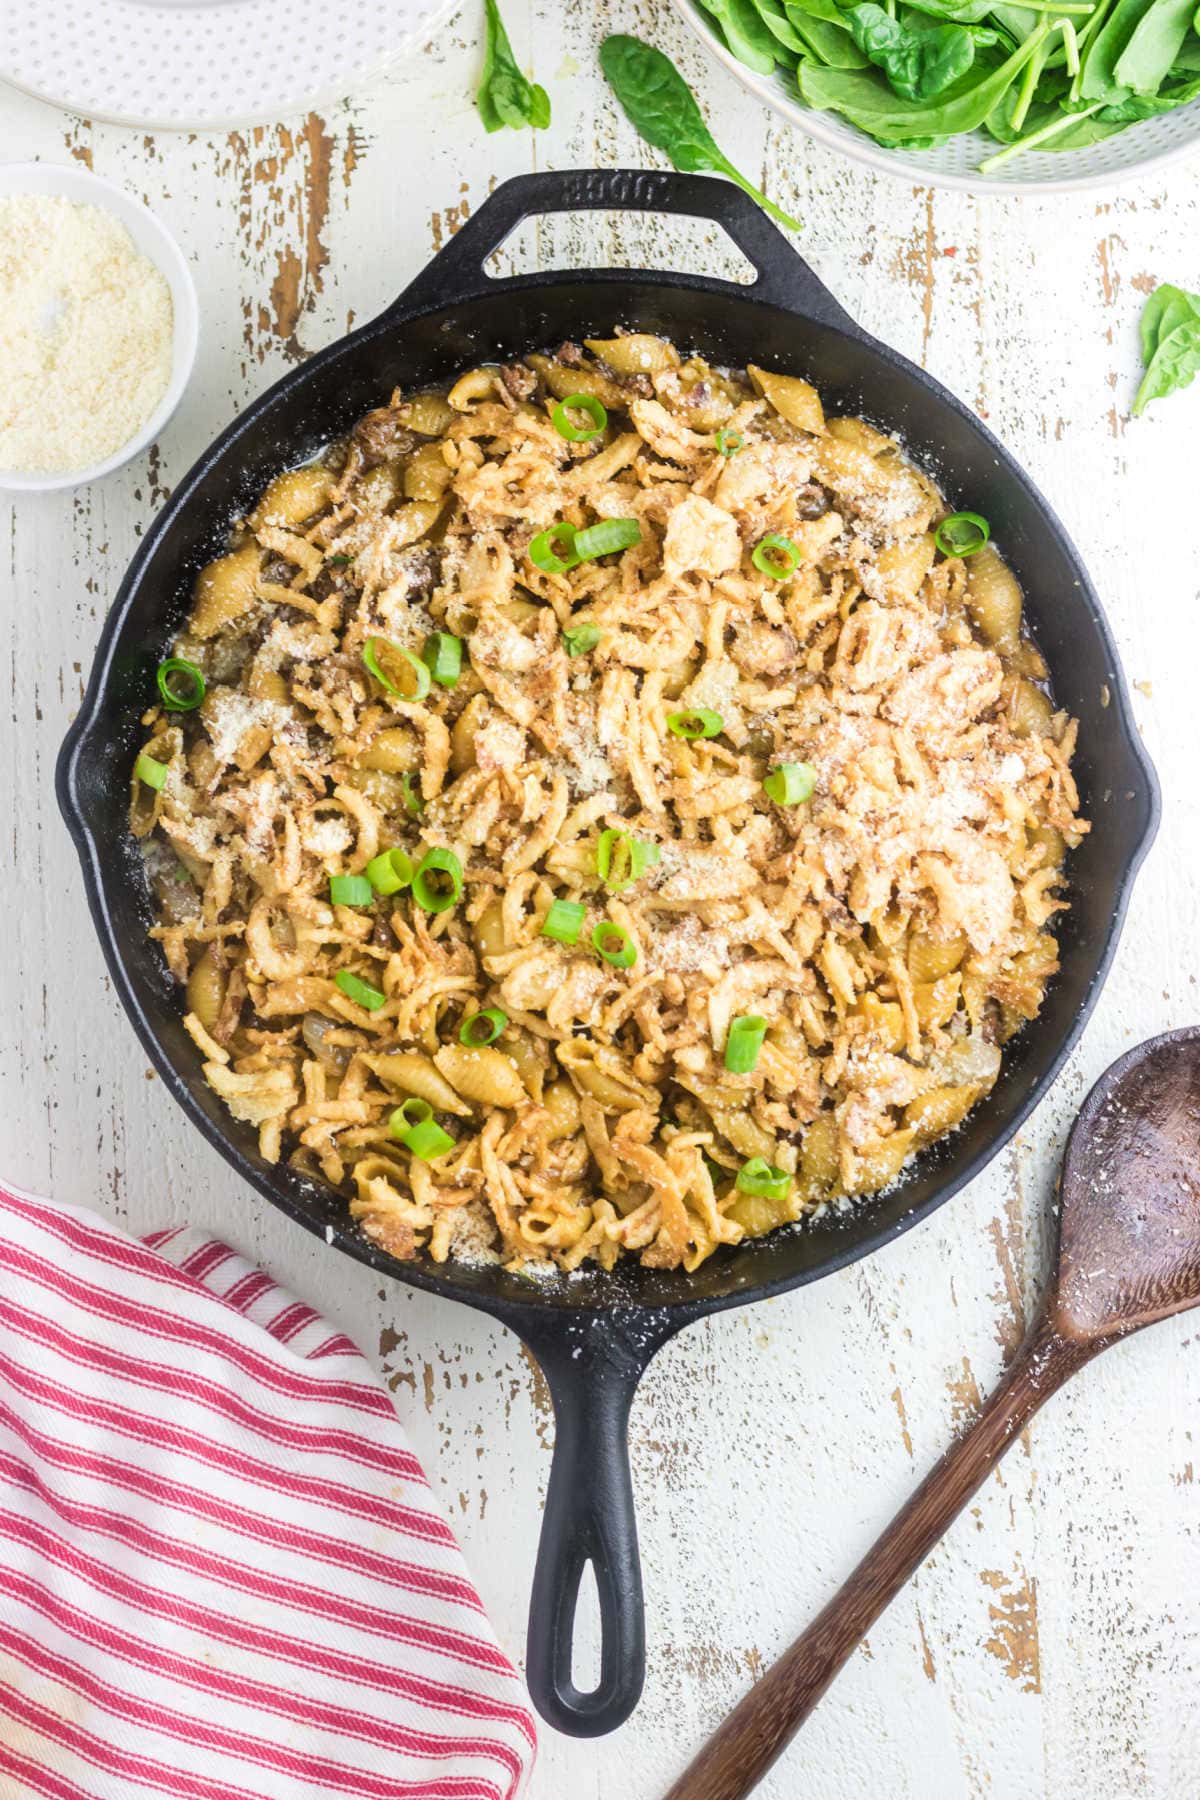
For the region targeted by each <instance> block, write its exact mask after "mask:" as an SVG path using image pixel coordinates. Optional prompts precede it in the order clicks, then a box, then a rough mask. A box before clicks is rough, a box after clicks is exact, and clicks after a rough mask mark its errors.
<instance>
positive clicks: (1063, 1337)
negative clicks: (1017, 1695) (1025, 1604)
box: [666, 1026, 1200, 1800]
mask: <svg viewBox="0 0 1200 1800" xmlns="http://www.w3.org/2000/svg"><path fill="white" fill-rule="evenodd" d="M1197 1303H1200V1027H1196V1026H1191V1027H1188V1028H1187V1029H1186V1030H1183V1031H1171V1032H1167V1033H1166V1034H1165V1036H1163V1037H1158V1038H1151V1039H1150V1040H1149V1041H1148V1042H1147V1043H1144V1044H1139V1045H1138V1047H1137V1048H1136V1049H1135V1050H1130V1051H1129V1052H1128V1054H1127V1055H1125V1056H1123V1057H1121V1058H1120V1060H1119V1061H1117V1062H1115V1063H1114V1064H1113V1065H1112V1067H1111V1068H1110V1069H1109V1070H1107V1072H1106V1073H1105V1074H1104V1075H1102V1076H1101V1077H1100V1080H1099V1081H1098V1082H1097V1083H1096V1085H1095V1087H1094V1088H1093V1089H1092V1091H1091V1093H1090V1094H1089V1095H1088V1097H1087V1099H1086V1100H1085V1101H1084V1103H1083V1106H1082V1108H1081V1109H1080V1112H1079V1116H1078V1118H1077V1119H1076V1120H1075V1123H1074V1125H1073V1126H1072V1128H1071V1135H1070V1137H1069V1138H1068V1140H1067V1149H1066V1154H1065V1156H1064V1158H1063V1168H1062V1182H1061V1213H1060V1219H1059V1244H1058V1256H1057V1259H1056V1262H1055V1266H1054V1268H1053V1270H1052V1271H1051V1276H1050V1280H1049V1282H1048V1284H1047V1287H1046V1291H1045V1294H1044V1296H1043V1299H1042V1304H1041V1307H1040V1309H1039V1311H1038V1314H1037V1317H1036V1319H1035V1320H1034V1323H1033V1326H1032V1327H1031V1329H1030V1331H1029V1335H1028V1336H1027V1337H1026V1339H1025V1342H1024V1343H1023V1344H1022V1346H1021V1348H1020V1350H1019V1351H1018V1352H1017V1354H1016V1356H1015V1357H1014V1358H1013V1361H1012V1363H1011V1364H1010V1365H1009V1367H1008V1369H1007V1370H1006V1372H1005V1374H1004V1377H1003V1379H1002V1381H1001V1383H1000V1385H999V1387H998V1388H997V1389H996V1391H995V1393H993V1394H992V1396H991V1398H990V1399H989V1400H988V1401H987V1403H986V1405H985V1406H984V1408H983V1410H982V1412H981V1413H980V1414H979V1416H978V1418H977V1419H976V1420H975V1422H974V1424H972V1425H971V1426H970V1427H969V1428H968V1430H967V1431H966V1432H965V1433H964V1434H963V1436H962V1437H960V1438H959V1439H958V1440H957V1441H956V1442H955V1443H954V1444H952V1445H951V1447H950V1449H949V1450H948V1451H947V1452H946V1454H945V1455H944V1456H943V1457H942V1459H941V1461H940V1462H939V1463H938V1464H937V1465H936V1466H935V1467H934V1469H933V1470H932V1471H931V1473H930V1474H929V1475H928V1476H927V1477H926V1478H925V1480H924V1482H923V1483H922V1484H921V1486H920V1487H919V1488H918V1489H917V1491H916V1493H915V1494H914V1495H913V1497H912V1499H911V1500H910V1501H909V1502H908V1504H907V1506H905V1507H904V1509H903V1510H902V1511H901V1512H900V1513H898V1514H897V1516H896V1518H895V1519H894V1520H893V1521H892V1523H891V1524H890V1525H889V1526H888V1528H887V1530H886V1531H885V1532H884V1533H883V1536H882V1537H881V1538H880V1539H879V1540H878V1542H877V1543H876V1544H875V1545H874V1546H873V1548H872V1549H871V1550H869V1551H868V1552H867V1554H866V1556H865V1557H864V1558H863V1560H862V1561H861V1562H860V1563H859V1565H858V1567H857V1568H856V1569H855V1571H854V1573H853V1574H852V1575H851V1576H850V1578H849V1580H848V1581H847V1582H846V1583H845V1585H844V1586H843V1587H842V1588H841V1590H840V1591H839V1592H838V1593H837V1594H835V1595H834V1597H833V1599H832V1600H831V1601H830V1602H829V1604H828V1605H827V1606H826V1607H825V1609H824V1611H823V1612H821V1613H820V1614H818V1616H817V1618H816V1619H814V1620H813V1622H812V1624H811V1625H810V1626H809V1627H808V1629H807V1631H805V1632H804V1633H803V1634H802V1636H800V1637H799V1638H797V1639H796V1641H795V1643H794V1644H792V1645H791V1647H790V1648H789V1649H788V1650H786V1651H785V1652H784V1653H783V1655H782V1656H781V1657H780V1658H779V1659H778V1661H777V1662H775V1663H774V1664H773V1665H772V1666H771V1668H770V1669H769V1670H768V1671H767V1673H766V1674H765V1675H764V1676H763V1677H762V1679H761V1680H760V1681H759V1682H758V1683H757V1684H756V1685H755V1686H754V1687H753V1688H752V1689H751V1690H750V1692H749V1693H748V1694H747V1695H746V1697H745V1698H744V1699H743V1700H742V1701H741V1703H740V1704H739V1705H738V1706H737V1707H736V1708H735V1709H734V1711H733V1712H732V1713H731V1714H730V1715H729V1717H728V1718H727V1719H726V1720H725V1722H724V1724H722V1725H721V1726H720V1727H719V1728H718V1730H717V1731H716V1732H715V1733H714V1735H713V1736H712V1738H710V1739H709V1742H708V1743H707V1744H706V1745H705V1746H704V1748H703V1750H701V1752H700V1754H699V1755H698V1756H697V1757H696V1759H695V1761H694V1762H693V1763H692V1764H691V1765H690V1766H689V1767H688V1769H687V1770H686V1771H685V1772H684V1774H683V1775H682V1776H681V1777H680V1779H679V1780H678V1781H677V1782H676V1783H675V1785H674V1786H673V1787H672V1789H671V1791H670V1793H669V1794H668V1795H667V1796H666V1800H741V1796H743V1795H745V1794H748V1793H750V1792H751V1791H752V1789H753V1788H755V1787H756V1786H757V1785H758V1783H759V1781H761V1779H762V1777H763V1776H764V1775H765V1774H766V1772H767V1770H768V1769H769V1768H770V1766H771V1764H772V1763H773V1762H774V1761H775V1758H776V1757H777V1756H778V1755H779V1753H780V1751H781V1750H783V1748H784V1747H785V1745H786V1744H787V1743H788V1742H789V1740H790V1739H791V1738H792V1736H793V1735H794V1734H795V1732H796V1731H797V1730H798V1729H799V1728H800V1726H801V1725H802V1724H803V1723H804V1720H805V1719H806V1718H807V1717H808V1715H809V1713H810V1712H811V1711H812V1710H813V1708H814V1706H815V1705H816V1704H817V1702H818V1700H819V1699H820V1698H821V1696H822V1694H823V1693H824V1692H825V1690H826V1688H827V1687H828V1686H829V1684H830V1682H831V1681H832V1680H833V1678H834V1676H835V1675H836V1674H837V1673H838V1671H839V1669H840V1668H841V1667H842V1665H843V1663H844V1662H845V1661H846V1659H847V1658H848V1657H849V1656H850V1654H851V1652H852V1651H853V1650H854V1648H855V1646H856V1645H857V1644H858V1643H859V1642H860V1641H861V1640H862V1638H863V1637H864V1636H865V1635H866V1633H867V1632H868V1631H869V1630H870V1628H871V1626H872V1625H873V1624H874V1623H875V1620H876V1619H877V1618H878V1617H879V1615H880V1614H881V1613H882V1612H883V1610H884V1608H885V1607H886V1606H888V1605H889V1604H890V1602H891V1601H892V1600H893V1599H894V1598H895V1596H896V1594H897V1593H898V1592H899V1590H900V1589H901V1588H902V1587H903V1586H904V1584H905V1582H906V1581H907V1580H908V1579H909V1577H910V1576H911V1575H912V1574H913V1573H914V1572H915V1570H916V1569H918V1568H919V1567H920V1565H921V1563H922V1562H924V1560H925V1558H926V1557H927V1556H928V1555H929V1553H930V1551H931V1550H932V1549H933V1548H934V1546H935V1545H936V1544H937V1542H938V1541H939V1539H940V1538H941V1537H942V1536H943V1534H944V1533H945V1532H946V1530H947V1529H948V1527H949V1526H950V1524H951V1523H952V1522H953V1520H954V1518H955V1517H956V1516H957V1514H958V1513H959V1512H960V1511H961V1509H962V1507H963V1506H964V1505H965V1504H966V1502H967V1501H968V1500H969V1499H970V1497H971V1495H972V1494H973V1493H974V1492H975V1490H976V1489H977V1488H978V1487H979V1485H980V1483H981V1482H982V1481H983V1480H984V1478H985V1477H986V1476H987V1475H988V1474H989V1473H990V1472H991V1470H992V1469H993V1468H994V1467H995V1466H996V1464H997V1463H998V1462H999V1460H1000V1458H1001V1457H1002V1456H1003V1454H1004V1452H1005V1451H1006V1450H1007V1449H1008V1446H1009V1445H1010V1444H1011V1443H1012V1441H1013V1439H1014V1438H1015V1437H1016V1436H1017V1435H1018V1434H1019V1433H1020V1432H1021V1431H1022V1430H1023V1429H1024V1428H1025V1426H1026V1425H1027V1424H1028V1422H1029V1420H1030V1419H1031V1418H1032V1417H1033V1415H1034V1413H1035V1412H1037V1410H1038V1408H1039V1407H1040V1406H1042V1405H1043V1404H1044V1402H1045V1401H1047V1400H1048V1399H1049V1398H1050V1396H1051V1394H1053V1393H1054V1392H1055V1390H1056V1389H1057V1388H1059V1387H1061V1386H1062V1384H1063V1382H1064V1381H1066V1380H1067V1378H1068V1376H1070V1375H1073V1374H1074V1373H1075V1371H1076V1370H1077V1369H1080V1368H1082V1366H1083V1364H1084V1363H1086V1362H1088V1361H1089V1360H1090V1359H1091V1358H1092V1357H1093V1356H1095V1355H1097V1354H1098V1353H1099V1352H1100V1351H1101V1350H1105V1349H1107V1348H1108V1346H1109V1345H1110V1344H1112V1343H1115V1342H1116V1340H1117V1339H1118V1338H1121V1337H1125V1336H1127V1335H1128V1334H1129V1333H1130V1332H1131V1331H1138V1330H1140V1328H1141V1327H1142V1326H1143V1325H1152V1324H1153V1323H1154V1322H1155V1321H1156V1320H1158V1319H1165V1318H1168V1317H1169V1316H1170V1314H1172V1313H1177V1312H1184V1311H1186V1309H1187V1308H1188V1307H1190V1306H1195V1305H1197Z"/></svg>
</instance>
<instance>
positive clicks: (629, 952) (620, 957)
mask: <svg viewBox="0 0 1200 1800" xmlns="http://www.w3.org/2000/svg"><path fill="white" fill-rule="evenodd" d="M592 949H593V950H595V951H597V952H598V954H599V955H601V956H602V957H603V958H604V960H605V962H606V963H611V964H612V966H613V968H614V969H632V967H633V965H634V963H635V962H636V961H637V946H636V945H635V943H634V941H633V939H632V938H631V937H630V935H629V933H628V932H627V931H626V929H625V927H624V926H623V925H614V924H613V922H612V920H611V919H601V921H600V923H599V925H597V926H596V928H595V930H594V931H593V932H592Z"/></svg>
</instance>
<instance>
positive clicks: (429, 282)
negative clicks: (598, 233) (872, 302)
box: [380, 169, 865, 338]
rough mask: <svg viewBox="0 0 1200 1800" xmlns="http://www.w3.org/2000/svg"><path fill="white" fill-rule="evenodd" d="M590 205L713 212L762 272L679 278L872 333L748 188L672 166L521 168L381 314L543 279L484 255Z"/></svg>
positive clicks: (389, 316) (395, 317) (591, 276)
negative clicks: (546, 219)
mask: <svg viewBox="0 0 1200 1800" xmlns="http://www.w3.org/2000/svg"><path fill="white" fill-rule="evenodd" d="M584 211H586V212H597V211H603V212H657V213H674V214H682V215H684V216H686V217H690V218H696V219H710V220H711V221H712V222H713V224H715V225H719V226H720V227H721V229H722V230H723V231H724V232H725V233H726V234H727V235H728V236H729V237H730V238H732V240H733V242H734V243H735V244H736V246H737V248H738V249H739V250H740V251H741V252H742V254H743V256H745V257H746V258H747V260H748V261H749V262H750V264H751V265H752V266H753V268H754V269H755V271H756V278H755V280H754V281H752V282H750V283H749V284H748V285H743V284H742V283H741V282H737V281H721V280H718V279H717V278H715V277H713V276H711V275H676V276H674V278H673V279H674V280H675V281H676V282H677V283H678V284H680V285H683V286H688V287H696V288H700V289H704V290H707V291H709V292H718V293H729V294H736V295H738V296H739V297H743V298H748V299H751V300H761V301H765V302H767V303H768V304H769V305H777V306H784V307H787V308H788V310H789V311H792V312H800V313H804V314H806V315H808V316H809V317H810V318H813V319H815V320H817V321H818V322H819V323H821V324H825V325H831V326H833V328H834V329H835V330H837V331H846V332H849V333H851V334H852V335H853V336H854V337H860V338H861V337H862V336H864V335H865V334H864V333H863V332H861V331H860V330H859V328H858V326H857V325H856V324H855V323H854V321H853V319H851V318H850V316H849V314H848V313H846V312H844V311H843V310H842V308H841V307H840V306H839V305H838V303H837V301H836V300H835V299H834V298H833V296H832V294H831V293H830V292H829V290H828V289H827V288H826V287H825V286H824V285H823V284H822V283H821V282H820V281H819V280H818V279H817V277H816V275H814V274H813V271H812V270H811V269H810V268H809V266H808V264H807V263H806V262H805V261H804V260H803V258H802V257H800V256H798V255H797V254H796V252H795V250H793V248H792V246H791V244H790V243H789V242H788V240H787V238H786V237H785V236H784V235H783V233H782V231H780V230H779V228H778V226H776V225H774V224H772V222H771V220H770V219H768V218H767V215H766V214H765V213H764V212H763V211H762V209H761V207H759V206H758V205H757V204H756V203H755V201H753V200H752V199H751V198H750V196H749V194H745V193H743V192H742V190H741V188H739V187H735V186H734V185H733V183H732V182H729V181H723V180H721V179H720V178H719V177H715V176H707V175H680V174H676V173H674V172H673V171H668V170H665V169H546V170H542V171H539V172H538V173H537V174H534V175H515V176H513V177H512V179H511V180H509V181H506V182H503V183H502V184H501V186H500V187H498V188H497V189H496V191H495V193H494V194H492V195H491V196H490V197H489V198H488V199H487V200H485V201H484V203H483V205H482V206H481V207H480V209H479V211H478V212H477V213H475V214H474V216H473V217H472V218H470V219H468V220H467V221H466V223H465V224H464V225H462V226H460V228H459V230H458V231H457V232H456V233H455V235H454V236H453V237H452V238H451V239H450V241H449V243H448V244H446V245H445V246H444V247H443V248H442V249H441V250H440V251H439V252H438V254H437V255H436V256H435V257H434V259H433V261H432V262H431V263H430V264H429V265H428V266H427V267H426V268H425V269H423V270H422V272H421V273H420V274H419V275H418V276H417V277H416V279H415V281H412V282H410V284H409V286H408V287H406V288H405V290H404V292H403V293H402V294H400V295H399V297H398V298H397V299H396V300H394V301H393V302H392V304H391V306H389V307H387V308H386V310H385V311H384V312H383V313H381V314H380V320H381V321H383V320H390V321H399V320H402V319H404V318H408V317H411V316H413V315H414V314H416V313H420V312H428V311H431V310H434V309H435V308H436V309H441V308H444V307H448V306H454V305H457V304H458V303H459V302H460V301H464V300H473V299H479V298H482V297H484V296H486V295H488V294H494V293H498V292H501V291H510V292H512V291H516V290H519V289H521V288H529V287H536V286H537V284H538V283H539V282H541V281H544V280H545V277H546V273H547V271H542V272H540V273H533V274H529V275H512V276H508V277H504V278H496V277H494V276H490V275H489V274H488V273H487V271H486V269H485V266H484V265H485V264H486V262H487V260H488V258H489V257H490V256H491V255H492V253H493V252H494V251H495V250H498V249H499V248H500V246H501V245H502V244H503V243H504V241H505V239H506V238H508V237H509V236H511V234H512V233H513V232H514V231H515V230H516V229H517V227H518V226H519V225H521V224H522V223H523V221H524V220H526V219H528V218H531V217H536V216H539V215H541V214H545V213H573V212H584ZM637 272H638V273H644V272H645V271H637ZM629 273H630V271H629V270H628V269H620V270H618V269H592V270H588V271H587V279H588V280H589V281H598V282H604V281H617V280H626V279H627V278H628V276H629Z"/></svg>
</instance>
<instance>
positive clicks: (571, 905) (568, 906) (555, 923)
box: [542, 900, 587, 944]
mask: <svg viewBox="0 0 1200 1800" xmlns="http://www.w3.org/2000/svg"><path fill="white" fill-rule="evenodd" d="M586 914H587V907H586V906H585V905H584V904H583V902H582V900H552V901H551V902H550V911H549V912H548V913H547V914H546V917H545V918H544V919H543V920H542V936H543V937H548V938H553V939H554V941H555V943H556V944H577V943H578V942H579V933H580V932H581V931H582V930H583V921H584V918H585V916H586Z"/></svg>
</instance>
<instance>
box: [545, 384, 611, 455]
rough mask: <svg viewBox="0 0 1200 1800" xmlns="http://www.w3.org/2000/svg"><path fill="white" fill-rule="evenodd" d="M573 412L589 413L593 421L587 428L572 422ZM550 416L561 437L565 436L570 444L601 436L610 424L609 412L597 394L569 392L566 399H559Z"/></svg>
mask: <svg viewBox="0 0 1200 1800" xmlns="http://www.w3.org/2000/svg"><path fill="white" fill-rule="evenodd" d="M573 412H581V413H586V414H587V416H588V418H589V419H590V420H591V421H592V423H591V425H590V427H588V429H587V430H581V429H580V427H579V426H578V425H573V424H572V423H571V414H572V413H573ZM550 417H551V420H552V421H553V424H554V429H555V431H557V433H558V435H559V437H565V438H566V440H567V442H568V443H569V444H586V443H587V441H588V439H589V438H594V437H599V436H600V433H601V432H602V431H603V430H604V427H605V426H606V425H607V424H608V414H607V413H606V412H605V410H604V408H603V406H601V404H600V402H599V400H597V398H596V396H595V394H568V395H567V397H566V399H565V400H560V401H559V403H558V405H557V406H556V407H555V408H554V411H553V412H552V413H551V414H550Z"/></svg>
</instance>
